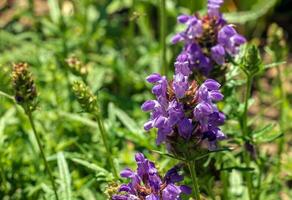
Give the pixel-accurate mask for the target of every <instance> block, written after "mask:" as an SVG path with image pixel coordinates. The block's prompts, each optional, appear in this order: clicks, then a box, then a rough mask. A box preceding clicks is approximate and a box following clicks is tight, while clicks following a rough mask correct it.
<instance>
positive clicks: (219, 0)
mask: <svg viewBox="0 0 292 200" xmlns="http://www.w3.org/2000/svg"><path fill="white" fill-rule="evenodd" d="M223 2H224V1H223V0H208V15H209V16H212V17H213V16H217V17H218V16H219V8H220V6H221V4H223Z"/></svg>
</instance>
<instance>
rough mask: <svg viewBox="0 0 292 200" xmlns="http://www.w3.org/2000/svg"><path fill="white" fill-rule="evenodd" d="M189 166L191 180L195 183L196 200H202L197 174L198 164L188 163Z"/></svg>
mask: <svg viewBox="0 0 292 200" xmlns="http://www.w3.org/2000/svg"><path fill="white" fill-rule="evenodd" d="M187 165H188V168H189V171H190V173H191V178H192V182H193V194H194V197H195V200H200V199H201V198H200V189H199V184H198V179H197V173H196V162H195V161H193V162H192V161H187Z"/></svg>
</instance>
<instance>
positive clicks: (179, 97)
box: [142, 74, 225, 200]
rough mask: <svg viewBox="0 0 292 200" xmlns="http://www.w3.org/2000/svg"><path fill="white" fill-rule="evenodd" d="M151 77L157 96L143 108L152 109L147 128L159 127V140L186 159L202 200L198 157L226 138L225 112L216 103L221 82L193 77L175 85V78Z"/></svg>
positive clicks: (219, 96) (178, 155)
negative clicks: (198, 178)
mask: <svg viewBox="0 0 292 200" xmlns="http://www.w3.org/2000/svg"><path fill="white" fill-rule="evenodd" d="M147 81H148V82H149V83H152V84H154V86H153V88H152V93H153V94H154V95H155V96H156V99H155V100H148V101H146V102H145V103H144V104H143V105H142V110H143V111H146V112H147V111H150V113H151V116H150V120H149V121H148V122H146V123H145V125H144V129H145V130H147V131H148V130H150V129H152V128H156V129H157V130H158V131H157V139H156V142H157V144H161V143H162V142H164V143H166V146H167V149H168V151H169V152H170V153H172V154H173V155H174V156H175V157H176V158H178V159H181V160H184V161H185V162H186V164H187V166H188V168H189V170H190V173H191V177H192V181H193V185H194V195H195V197H196V199H198V200H199V199H200V194H199V186H198V183H197V175H196V172H195V159H196V158H197V157H199V156H202V155H203V154H204V153H206V152H207V151H208V149H209V150H213V149H215V148H216V142H217V141H218V140H221V139H224V138H225V135H224V134H223V132H222V131H221V130H220V128H219V126H220V125H222V124H223V123H224V120H225V115H224V114H223V113H221V112H220V111H219V110H218V108H217V106H216V102H217V101H220V100H222V99H223V95H222V94H221V92H220V91H219V89H220V84H219V83H218V82H217V81H215V80H212V79H207V80H206V81H205V82H204V83H202V84H201V85H199V84H198V83H197V82H196V81H189V80H184V81H185V85H175V84H176V83H175V81H168V80H167V79H166V77H165V76H161V75H159V74H152V75H150V76H148V77H147ZM184 87H186V88H184ZM181 88H182V89H181Z"/></svg>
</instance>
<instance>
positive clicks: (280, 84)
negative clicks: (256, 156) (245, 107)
mask: <svg viewBox="0 0 292 200" xmlns="http://www.w3.org/2000/svg"><path fill="white" fill-rule="evenodd" d="M276 69H277V82H278V88H279V91H280V101H281V103H280V131H281V133H283V134H284V133H285V127H284V118H285V116H284V106H285V93H284V88H283V80H282V72H281V69H280V66H277V67H276ZM284 144H285V137H284V136H283V137H282V138H280V140H279V143H278V156H279V162H278V165H279V166H278V167H279V169H280V165H281V155H282V153H283V150H284Z"/></svg>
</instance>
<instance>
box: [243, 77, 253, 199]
mask: <svg viewBox="0 0 292 200" xmlns="http://www.w3.org/2000/svg"><path fill="white" fill-rule="evenodd" d="M252 80H253V79H252V77H251V76H249V75H247V82H246V92H245V99H244V110H243V114H242V134H243V137H244V138H249V132H248V126H247V115H248V113H247V111H248V99H249V98H250V95H251V87H252ZM243 158H244V162H245V164H246V167H250V156H249V153H248V152H247V150H246V149H244V150H243ZM244 175H245V179H246V182H247V190H248V196H249V199H250V200H252V199H253V196H252V194H253V191H252V189H253V185H252V176H251V174H250V173H249V172H245V173H244Z"/></svg>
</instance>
